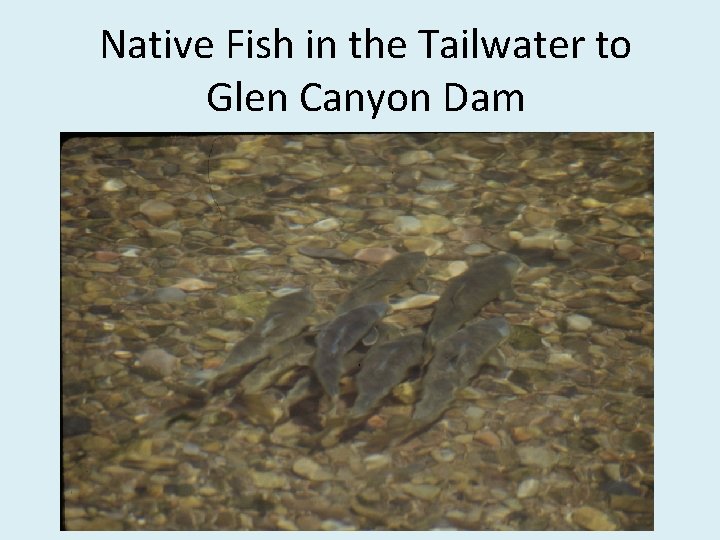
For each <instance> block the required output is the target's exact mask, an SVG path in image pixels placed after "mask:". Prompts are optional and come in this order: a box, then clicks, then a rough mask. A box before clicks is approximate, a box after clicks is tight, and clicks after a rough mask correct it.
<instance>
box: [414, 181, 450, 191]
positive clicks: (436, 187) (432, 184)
mask: <svg viewBox="0 0 720 540" xmlns="http://www.w3.org/2000/svg"><path fill="white" fill-rule="evenodd" d="M457 188H458V185H457V184H456V183H455V182H451V181H449V180H430V179H425V180H421V181H420V183H419V184H418V185H417V187H416V188H415V189H417V190H418V191H421V192H423V193H446V192H448V191H454V190H456V189H457Z"/></svg>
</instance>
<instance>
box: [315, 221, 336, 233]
mask: <svg viewBox="0 0 720 540" xmlns="http://www.w3.org/2000/svg"><path fill="white" fill-rule="evenodd" d="M340 225H341V223H340V220H339V219H337V218H327V219H322V220H320V221H318V222H317V223H315V224H314V225H313V226H312V228H313V230H315V231H317V232H330V231H336V230H338V229H339V228H340Z"/></svg>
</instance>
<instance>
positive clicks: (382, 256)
mask: <svg viewBox="0 0 720 540" xmlns="http://www.w3.org/2000/svg"><path fill="white" fill-rule="evenodd" d="M397 255H398V252H397V251H395V250H394V249H393V248H391V247H386V248H384V247H369V248H363V249H360V250H358V251H357V252H356V253H355V255H354V256H353V259H355V260H356V261H362V262H367V263H373V264H381V263H384V262H386V261H389V260H390V259H394V258H395V257H397Z"/></svg>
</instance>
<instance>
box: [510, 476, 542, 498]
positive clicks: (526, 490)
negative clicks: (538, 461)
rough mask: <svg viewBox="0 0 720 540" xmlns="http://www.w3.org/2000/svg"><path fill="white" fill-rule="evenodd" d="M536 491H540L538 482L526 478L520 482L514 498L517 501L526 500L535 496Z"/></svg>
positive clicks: (534, 479)
mask: <svg viewBox="0 0 720 540" xmlns="http://www.w3.org/2000/svg"><path fill="white" fill-rule="evenodd" d="M538 491H540V482H539V481H538V480H537V479H536V478H526V479H525V480H523V481H522V482H520V485H519V486H518V488H517V494H516V496H517V498H518V499H527V498H529V497H534V496H535V495H537V494H538Z"/></svg>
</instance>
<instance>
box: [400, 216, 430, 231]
mask: <svg viewBox="0 0 720 540" xmlns="http://www.w3.org/2000/svg"><path fill="white" fill-rule="evenodd" d="M394 225H395V230H397V232H398V234H420V233H421V232H422V230H423V226H422V223H420V220H419V219H418V218H416V217H415V216H398V217H396V218H395V221H394Z"/></svg>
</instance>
